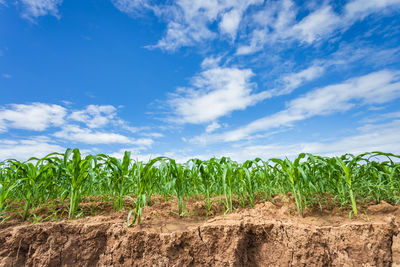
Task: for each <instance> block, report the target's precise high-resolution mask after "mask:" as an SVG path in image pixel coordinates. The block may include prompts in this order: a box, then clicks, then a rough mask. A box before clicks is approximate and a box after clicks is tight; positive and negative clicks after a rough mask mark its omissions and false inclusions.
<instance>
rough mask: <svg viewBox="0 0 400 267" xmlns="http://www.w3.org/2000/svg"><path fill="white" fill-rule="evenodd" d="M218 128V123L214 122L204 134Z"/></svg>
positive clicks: (219, 126)
mask: <svg viewBox="0 0 400 267" xmlns="http://www.w3.org/2000/svg"><path fill="white" fill-rule="evenodd" d="M219 128H221V125H220V124H219V123H218V122H216V121H214V122H213V123H211V124H209V125H208V126H207V127H206V133H212V132H214V131H215V130H217V129H219Z"/></svg>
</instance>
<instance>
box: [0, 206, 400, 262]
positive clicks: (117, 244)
mask: <svg viewBox="0 0 400 267" xmlns="http://www.w3.org/2000/svg"><path fill="white" fill-rule="evenodd" d="M266 210H270V207H269V206H268V205H258V206H257V207H256V208H255V209H252V210H250V211H246V212H239V213H236V214H231V215H227V216H219V217H215V218H213V219H210V220H208V221H206V222H182V223H181V224H179V225H178V224H177V222H179V221H178V220H170V221H168V220H165V221H163V222H162V223H161V222H160V223H154V224H149V223H148V224H146V222H144V224H143V226H135V227H133V228H127V227H126V225H125V223H124V218H125V214H124V213H120V214H119V216H96V217H91V218H84V219H80V220H76V221H72V222H47V223H43V224H36V225H20V226H14V227H8V228H5V229H2V230H0V266H392V263H393V259H394V258H395V257H398V255H397V254H396V255H393V253H398V252H399V251H398V244H393V240H395V239H394V238H397V237H395V235H396V234H397V233H398V226H397V224H396V219H395V217H390V216H385V217H387V218H385V217H384V218H383V219H382V220H373V221H365V222H364V221H360V220H357V221H351V220H344V222H343V223H338V222H336V223H329V225H328V224H327V223H318V222H312V220H300V219H293V218H291V217H289V218H283V219H282V220H278V217H275V218H273V217H272V216H267V215H266V214H271V213H270V212H266ZM279 219H280V218H279ZM396 242H397V241H396ZM394 245H395V246H394ZM399 263H400V262H399ZM396 264H397V263H396Z"/></svg>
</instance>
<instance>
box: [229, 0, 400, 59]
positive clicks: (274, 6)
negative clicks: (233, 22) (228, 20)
mask: <svg viewBox="0 0 400 267" xmlns="http://www.w3.org/2000/svg"><path fill="white" fill-rule="evenodd" d="M399 5H400V0H371V1H365V0H355V1H351V2H349V3H348V4H346V5H345V7H344V11H343V12H342V13H341V14H337V13H335V12H334V11H333V10H332V7H331V6H329V5H323V6H321V7H319V8H317V9H315V10H314V11H312V12H311V13H310V14H308V15H307V16H305V17H304V18H302V19H301V20H300V21H298V20H296V16H297V15H298V8H297V6H296V5H295V4H294V2H293V1H291V0H284V1H278V2H267V4H265V6H264V9H263V10H261V11H258V12H255V13H253V14H249V15H248V16H250V17H251V18H252V19H250V20H249V21H251V22H250V23H249V24H248V25H247V27H248V28H249V29H250V33H249V34H248V35H247V36H246V38H243V40H244V42H242V43H241V44H240V45H239V47H238V48H237V52H236V54H237V55H248V54H252V53H255V52H258V51H260V50H262V49H263V47H264V46H265V45H266V44H276V43H287V42H290V41H296V40H297V41H300V42H302V43H307V44H313V43H314V42H316V41H318V40H320V39H326V38H327V37H330V36H332V34H333V33H334V32H335V31H339V30H341V31H345V30H347V29H348V28H349V26H351V25H352V24H353V23H355V22H356V21H358V20H362V19H364V17H365V16H368V15H370V14H373V13H378V12H383V11H389V7H390V8H398V7H399Z"/></svg>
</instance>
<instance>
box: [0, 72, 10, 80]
mask: <svg viewBox="0 0 400 267" xmlns="http://www.w3.org/2000/svg"><path fill="white" fill-rule="evenodd" d="M1 76H2V77H3V78H6V79H10V78H11V77H12V76H11V74H8V73H3V74H1Z"/></svg>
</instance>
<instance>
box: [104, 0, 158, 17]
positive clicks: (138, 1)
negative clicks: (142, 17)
mask: <svg viewBox="0 0 400 267" xmlns="http://www.w3.org/2000/svg"><path fill="white" fill-rule="evenodd" d="M111 2H112V3H113V5H114V6H115V7H116V8H117V9H119V10H120V11H121V12H124V13H129V14H137V13H140V12H141V11H142V10H143V9H148V8H151V5H150V1H149V0H111Z"/></svg>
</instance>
